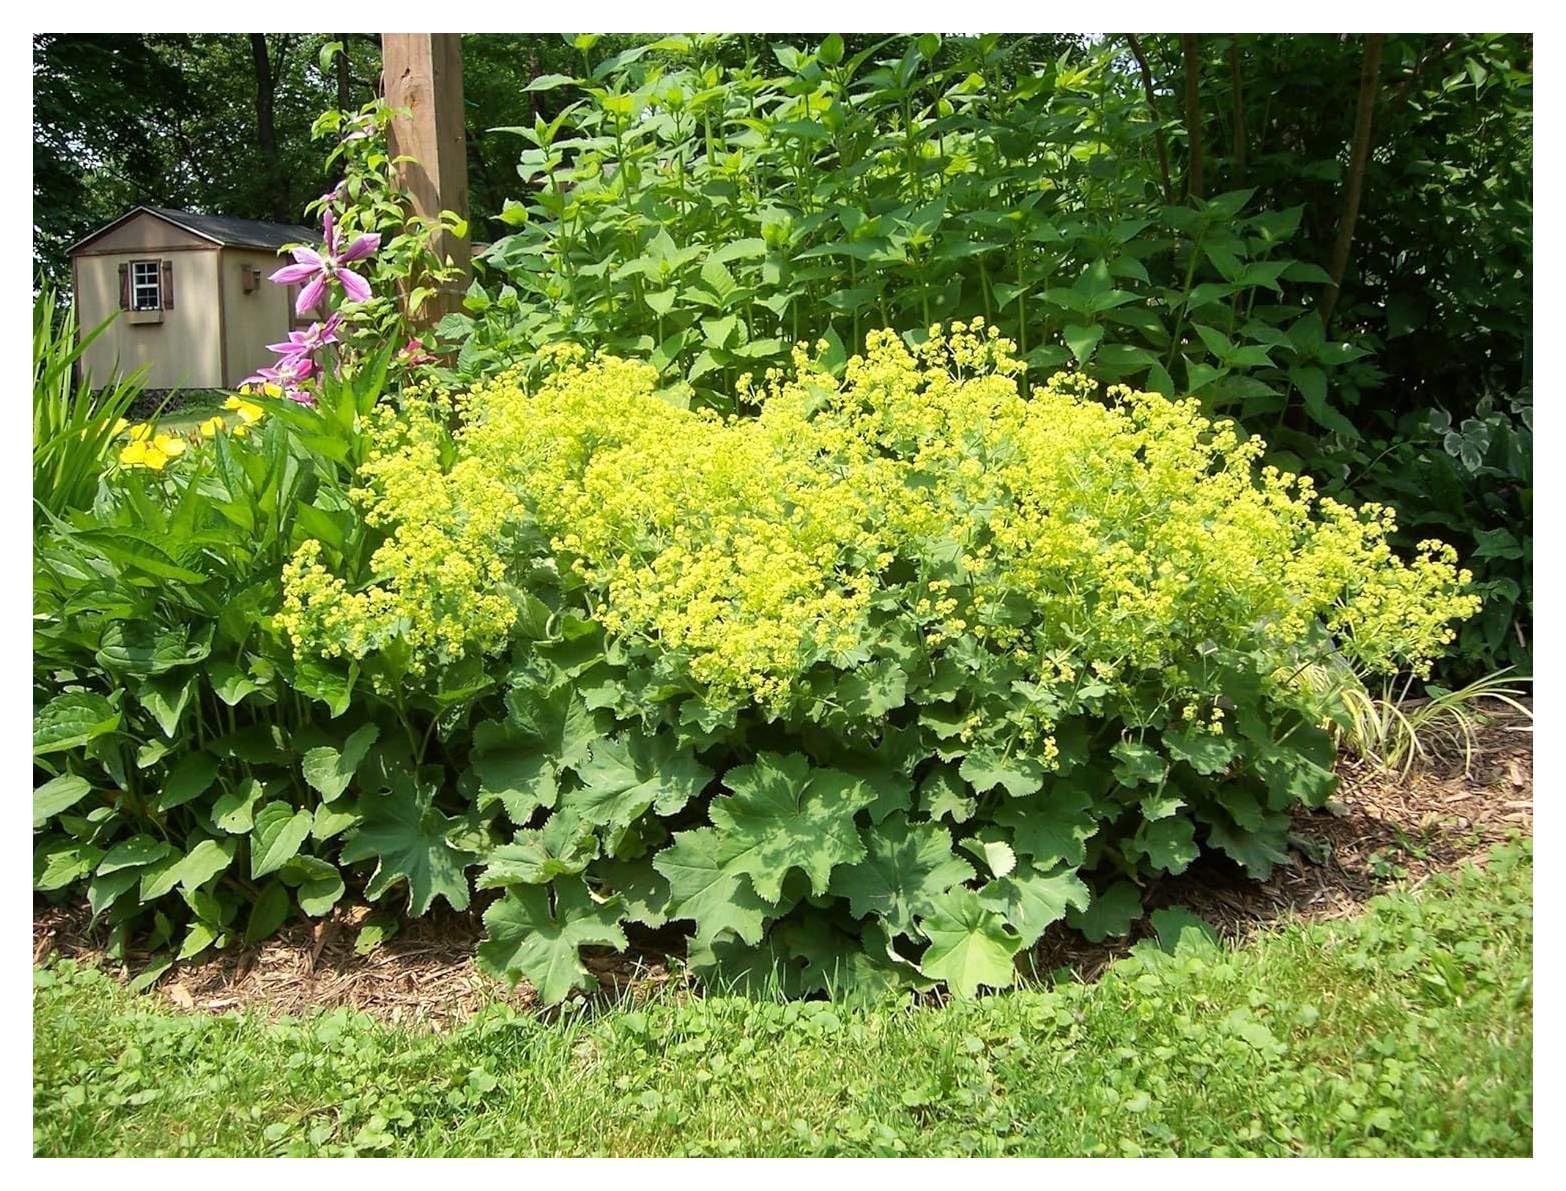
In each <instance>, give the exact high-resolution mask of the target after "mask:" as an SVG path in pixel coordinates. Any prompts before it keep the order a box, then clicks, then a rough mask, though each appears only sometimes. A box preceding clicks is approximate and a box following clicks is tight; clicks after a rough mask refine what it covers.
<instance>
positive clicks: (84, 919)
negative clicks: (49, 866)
mask: <svg viewBox="0 0 1566 1191" xmlns="http://www.w3.org/2000/svg"><path fill="white" fill-rule="evenodd" d="M1339 774H1340V778H1341V782H1340V786H1339V790H1338V793H1337V796H1336V798H1335V799H1334V800H1333V801H1332V802H1330V803H1329V804H1328V805H1327V807H1325V808H1323V809H1321V810H1316V811H1308V810H1301V811H1298V812H1296V813H1295V815H1294V825H1293V836H1292V839H1291V845H1292V846H1291V848H1290V856H1289V861H1288V862H1287V863H1284V864H1280V865H1278V866H1277V867H1276V868H1275V869H1274V871H1273V873H1272V876H1271V877H1269V878H1268V879H1267V880H1266V881H1262V882H1257V881H1252V880H1248V879H1247V878H1246V877H1245V876H1244V874H1243V873H1242V872H1241V871H1240V870H1239V869H1238V867H1236V866H1234V865H1232V864H1229V863H1228V862H1227V861H1225V860H1223V859H1222V858H1211V857H1208V858H1204V859H1203V860H1201V861H1198V862H1197V863H1196V864H1194V865H1193V866H1192V867H1191V868H1190V869H1189V870H1188V871H1187V872H1185V873H1184V874H1182V875H1181V876H1179V877H1176V878H1165V879H1163V880H1160V881H1157V882H1154V883H1153V884H1151V885H1150V886H1149V887H1148V888H1147V889H1145V890H1144V891H1143V892H1144V899H1143V900H1144V903H1145V906H1146V908H1147V909H1148V910H1153V909H1157V908H1159V907H1162V906H1169V905H1181V906H1184V907H1186V908H1188V909H1190V910H1191V911H1193V912H1194V913H1196V914H1198V915H1200V916H1201V917H1202V918H1203V919H1205V920H1206V921H1207V922H1208V923H1210V924H1211V925H1213V926H1214V928H1215V929H1216V930H1217V931H1218V933H1219V934H1220V935H1222V936H1223V937H1225V938H1230V939H1240V938H1243V937H1245V936H1246V935H1248V934H1251V933H1253V932H1255V931H1257V930H1259V929H1264V928H1266V927H1268V926H1270V925H1273V924H1277V923H1280V922H1284V921H1300V920H1316V919H1328V918H1340V917H1344V916H1347V915H1351V914H1355V913H1357V912H1359V911H1360V910H1362V908H1363V907H1364V905H1365V903H1366V902H1367V901H1369V899H1370V898H1372V897H1374V896H1375V895H1376V894H1378V893H1381V892H1384V891H1386V890H1387V889H1388V888H1389V887H1391V886H1392V885H1394V884H1402V885H1405V886H1408V885H1413V886H1417V885H1419V884H1421V883H1423V882H1424V881H1426V880H1428V879H1429V878H1430V877H1431V876H1432V875H1434V874H1436V873H1439V872H1444V871H1449V870H1451V869H1454V868H1457V867H1459V866H1460V865H1461V864H1463V863H1464V862H1465V861H1469V860H1473V859H1476V858H1477V857H1479V856H1480V854H1482V853H1483V852H1484V851H1486V850H1487V849H1488V848H1489V847H1490V846H1492V845H1493V844H1496V843H1499V842H1501V841H1503V840H1506V839H1508V838H1511V837H1513V836H1516V835H1527V834H1531V833H1532V830H1533V733H1532V725H1531V723H1530V721H1529V720H1528V719H1526V718H1525V717H1523V716H1520V715H1519V716H1507V717H1499V716H1497V717H1491V719H1490V721H1489V723H1488V724H1487V725H1486V726H1485V727H1484V728H1483V729H1482V730H1481V732H1480V734H1479V737H1478V740H1477V743H1476V747H1475V748H1474V750H1473V752H1472V754H1471V755H1470V756H1469V757H1467V758H1461V757H1448V758H1435V759H1433V760H1432V762H1431V763H1429V764H1427V765H1425V766H1424V767H1423V768H1421V769H1420V770H1418V771H1416V772H1415V773H1413V774H1412V775H1410V776H1409V777H1408V778H1407V779H1406V780H1405V779H1403V778H1400V777H1399V776H1397V775H1389V774H1384V773H1378V772H1376V771H1375V770H1374V769H1373V768H1372V767H1370V766H1368V765H1365V764H1363V763H1356V762H1350V761H1347V760H1345V761H1344V763H1343V764H1341V765H1340V767H1339ZM36 906H37V908H36V910H35V913H34V920H33V944H34V945H33V959H34V962H38V961H40V960H42V959H44V958H45V957H46V956H48V955H49V954H50V953H51V952H53V953H57V954H58V955H60V956H68V957H74V958H76V959H77V960H78V961H81V962H86V963H93V964H98V965H100V966H103V967H105V968H106V969H108V970H111V971H114V972H115V973H116V974H118V975H120V976H121V977H122V978H125V979H130V978H132V977H133V976H134V975H135V973H136V972H138V971H140V970H141V968H142V966H144V964H145V962H146V957H145V956H142V955H136V954H132V955H131V956H130V959H129V962H128V963H125V962H115V963H111V962H110V961H109V960H108V959H107V958H106V957H105V955H104V950H103V948H104V944H105V941H106V939H105V936H104V932H103V930H102V928H101V926H100V927H99V928H96V929H94V928H90V927H89V925H88V913H87V910H86V907H85V905H64V906H50V905H48V904H46V903H44V902H42V901H41V900H40V901H39V902H37V903H36ZM482 909H483V905H482V904H476V905H475V906H474V908H473V909H471V910H469V911H467V912H463V913H457V912H455V911H452V910H450V909H448V908H446V907H445V905H444V904H443V903H442V904H441V905H440V907H439V908H438V909H436V910H435V911H433V912H432V913H430V914H429V915H427V916H426V917H424V918H420V919H417V920H414V921H412V922H407V923H404V924H403V926H402V929H401V931H400V932H399V933H398V934H396V935H395V936H394V937H392V938H391V939H390V940H388V941H386V942H384V943H382V944H381V945H380V946H379V947H377V948H376V949H374V950H373V951H371V952H370V953H369V954H368V955H359V954H358V953H357V952H356V950H355V940H356V938H357V935H358V927H359V924H360V923H362V921H363V919H364V918H365V917H367V916H368V914H369V912H370V910H369V908H368V907H367V906H364V905H355V906H340V907H339V909H338V911H336V912H334V914H333V915H331V916H329V917H328V918H326V919H323V920H321V921H319V922H315V923H305V922H296V923H293V924H291V925H289V926H288V927H286V928H284V929H283V930H282V931H281V932H280V933H279V934H277V935H276V936H275V937H273V938H272V939H270V940H268V941H267V942H266V943H264V944H262V945H260V946H259V947H252V948H247V949H242V950H234V951H228V952H218V953H215V954H213V955H212V956H210V957H204V958H202V959H200V960H197V961H195V962H192V963H181V964H177V965H175V966H174V968H172V969H171V970H170V971H169V972H168V973H167V974H166V975H165V976H164V977H163V978H162V979H161V980H160V981H159V982H158V984H157V985H156V986H155V987H154V995H159V996H161V997H163V998H164V999H166V1001H167V1002H168V1003H169V1004H171V1005H172V1006H174V1007H177V1008H180V1009H186V1010H193V1011H198V1012H209V1013H210V1012H223V1011H226V1010H230V1009H242V1010H245V1011H246V1012H251V1013H258V1014H262V1015H264V1016H267V1017H279V1016H284V1015H297V1014H301V1013H306V1012H310V1011H313V1010H317V1009H333V1008H338V1007H344V1006H346V1007H349V1008H352V1009H354V1010H358V1011H362V1012H367V1013H370V1014H373V1015H375V1016H376V1017H379V1018H382V1019H383V1020H386V1021H390V1022H419V1023H423V1024H426V1025H429V1026H432V1027H434V1028H437V1029H438V1028H443V1027H447V1026H450V1025H452V1024H454V1023H456V1022H458V1021H461V1020H463V1019H464V1018H466V1017H468V1016H470V1015H471V1014H472V1013H473V1012H474V1011H475V1010H477V1009H478V1008H479V1007H481V1006H483V1005H486V1004H493V1003H496V1002H501V1001H504V1002H509V1003H510V1004H512V1005H514V1006H516V1007H517V1008H519V1009H527V1008H529V1007H531V1006H532V1004H533V1001H534V997H533V992H532V989H530V988H529V987H528V986H527V985H526V984H523V985H520V986H519V987H517V988H516V989H508V988H506V986H505V985H503V984H501V983H499V982H497V981H495V980H493V979H491V978H489V977H488V976H485V975H484V974H483V973H481V972H479V971H478V969H477V968H476V967H475V965H474V962H473V953H474V949H475V947H476V945H477V943H478V940H479V937H480V936H481V935H482V933H483V924H482V922H481V921H480V914H481V912H482ZM1144 930H1145V928H1144ZM1137 937H1138V935H1137V934H1135V933H1134V934H1133V935H1132V936H1131V937H1130V938H1125V939H1118V940H1117V939H1111V940H1108V941H1106V942H1104V943H1097V944H1095V943H1090V942H1088V941H1087V940H1085V939H1084V938H1082V936H1081V935H1079V934H1077V933H1076V932H1074V931H1071V930H1069V929H1066V928H1065V927H1064V925H1063V924H1060V925H1057V926H1056V927H1052V928H1051V929H1050V930H1049V931H1047V932H1046V933H1045V936H1044V938H1043V939H1041V940H1040V941H1039V944H1038V947H1037V949H1036V951H1035V953H1034V955H1033V964H1032V966H1033V968H1034V970H1035V971H1036V972H1040V973H1049V972H1054V971H1057V970H1059V969H1062V968H1065V969H1069V970H1070V971H1071V972H1072V973H1074V974H1075V975H1076V976H1077V977H1078V978H1080V979H1085V980H1091V979H1094V978H1096V977H1097V976H1098V975H1099V973H1101V972H1102V971H1103V969H1104V968H1105V967H1106V966H1107V965H1108V964H1109V963H1111V962H1112V961H1113V960H1114V959H1116V958H1117V957H1119V956H1121V955H1123V954H1124V953H1125V952H1126V951H1127V950H1129V948H1130V947H1131V945H1132V943H1133V942H1135V940H1136V938H1137ZM677 938H678V936H677V935H675V934H673V933H671V932H667V931H666V932H657V933H653V932H647V933H644V934H643V935H641V936H640V937H635V936H633V938H632V943H633V948H632V951H631V953H630V954H629V955H626V956H622V955H603V956H589V957H587V958H586V959H585V962H586V963H587V965H588V967H589V969H590V970H592V971H593V972H594V974H595V975H597V976H598V977H599V979H600V981H601V982H602V983H603V984H604V985H605V988H606V989H613V988H616V987H619V988H625V987H627V986H629V987H631V988H633V989H641V990H650V989H651V988H652V987H654V986H656V985H660V984H665V983H667V982H669V981H678V980H680V979H681V978H680V977H679V975H678V974H677V973H676V972H674V971H672V970H671V967H670V965H669V964H668V963H667V962H666V956H667V950H666V949H667V948H668V947H670V946H671V945H677V944H676V940H677Z"/></svg>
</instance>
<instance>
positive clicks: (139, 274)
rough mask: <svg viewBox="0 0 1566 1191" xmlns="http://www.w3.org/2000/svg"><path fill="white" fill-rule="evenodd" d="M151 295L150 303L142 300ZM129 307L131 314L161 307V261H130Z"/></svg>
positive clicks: (160, 308)
mask: <svg viewBox="0 0 1566 1191" xmlns="http://www.w3.org/2000/svg"><path fill="white" fill-rule="evenodd" d="M149 294H150V296H151V303H150V305H149V304H147V303H146V302H144V301H143V297H144V296H146V295H149ZM130 308H131V312H132V313H133V314H140V313H144V312H146V311H150V310H162V309H163V262H162V261H131V263H130Z"/></svg>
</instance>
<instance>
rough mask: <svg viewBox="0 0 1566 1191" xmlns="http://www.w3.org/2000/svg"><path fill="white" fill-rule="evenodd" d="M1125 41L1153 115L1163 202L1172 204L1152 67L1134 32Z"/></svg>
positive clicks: (1172, 192)
mask: <svg viewBox="0 0 1566 1191" xmlns="http://www.w3.org/2000/svg"><path fill="white" fill-rule="evenodd" d="M1126 41H1127V42H1129V43H1130V45H1131V56H1132V57H1133V58H1135V59H1136V65H1137V69H1138V70H1140V71H1141V72H1142V93H1143V94H1144V95H1146V96H1147V110H1148V113H1149V114H1150V115H1151V116H1152V117H1153V137H1154V139H1155V141H1156V143H1157V145H1158V171H1159V173H1161V174H1162V175H1163V178H1164V202H1166V203H1168V204H1170V205H1171V206H1173V205H1174V201H1175V195H1174V182H1173V181H1171V180H1170V177H1169V143H1168V141H1166V140H1165V139H1164V122H1163V119H1162V118H1161V117H1160V116H1159V114H1158V98H1157V96H1156V95H1155V94H1154V91H1153V69H1152V67H1150V66H1149V65H1148V64H1147V55H1146V54H1144V53H1143V52H1142V42H1141V41H1140V40H1139V39H1138V38H1137V35H1136V34H1135V33H1127V34H1126Z"/></svg>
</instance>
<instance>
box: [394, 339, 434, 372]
mask: <svg viewBox="0 0 1566 1191" xmlns="http://www.w3.org/2000/svg"><path fill="white" fill-rule="evenodd" d="M397 354H398V356H399V357H400V358H401V359H402V362H403V363H404V364H407V365H408V366H409V367H410V368H411V367H413V366H414V365H417V364H433V363H434V362H435V357H434V356H432V355H430V353H429V352H427V351H425V350H424V345H423V344H422V343H420V342H419V341H418V340H417V339H409V340H408V342H407V343H405V344H403V345H402V351H400V352H398V353H397Z"/></svg>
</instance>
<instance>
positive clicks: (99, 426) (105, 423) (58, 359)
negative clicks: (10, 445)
mask: <svg viewBox="0 0 1566 1191" xmlns="http://www.w3.org/2000/svg"><path fill="white" fill-rule="evenodd" d="M108 327H109V323H108V322H104V323H102V324H101V325H99V326H97V327H94V328H92V329H91V330H89V331H85V332H83V333H82V334H80V335H78V333H77V326H76V315H75V312H74V311H73V310H72V309H71V308H70V307H68V306H62V305H61V302H60V296H59V295H58V294H57V293H56V292H55V290H54V287H53V286H50V285H44V286H42V287H40V289H39V290H38V292H37V293H36V294H35V295H34V297H33V515H34V521H35V523H36V522H38V521H41V520H43V519H44V518H47V517H63V516H65V515H66V514H68V513H70V512H73V511H75V510H79V509H85V508H87V507H88V506H89V505H91V504H92V500H93V497H94V495H95V494H96V493H97V490H98V476H99V474H100V473H101V472H102V471H103V469H104V467H105V465H106V464H107V462H108V458H109V455H110V452H111V450H112V449H113V445H114V439H115V438H116V436H117V435H118V434H119V432H120V429H121V419H122V418H123V417H124V416H125V414H126V412H127V411H128V410H129V409H130V407H131V406H132V405H133V404H135V401H136V399H137V397H138V396H140V394H141V383H142V376H143V374H142V373H141V372H139V371H138V372H135V373H132V374H131V375H130V376H128V377H124V378H120V379H116V380H114V381H113V382H112V383H110V384H108V385H107V386H105V387H99V386H98V385H95V384H94V383H93V378H92V377H91V376H90V375H88V374H87V373H85V372H84V371H82V370H81V358H82V354H83V353H84V352H86V350H87V347H88V345H89V344H91V343H92V341H93V340H95V339H96V338H98V336H99V335H102V334H103V332H104V331H105V330H107V329H108Z"/></svg>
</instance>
